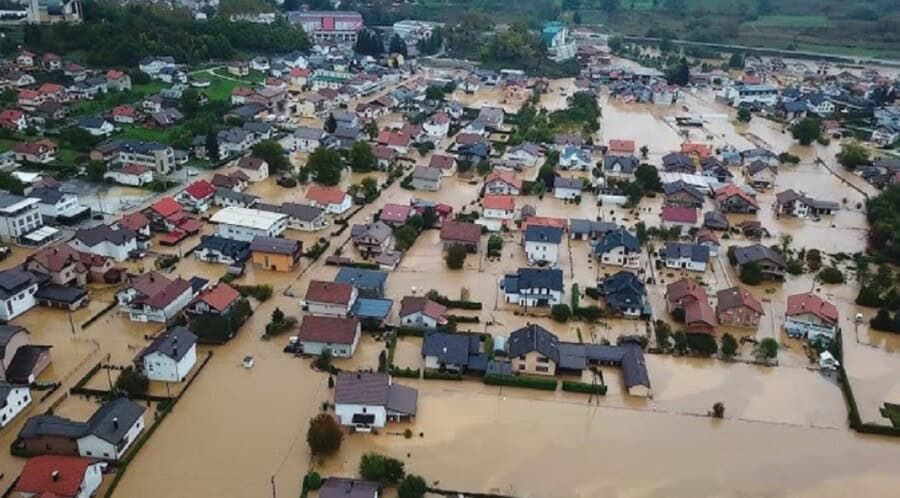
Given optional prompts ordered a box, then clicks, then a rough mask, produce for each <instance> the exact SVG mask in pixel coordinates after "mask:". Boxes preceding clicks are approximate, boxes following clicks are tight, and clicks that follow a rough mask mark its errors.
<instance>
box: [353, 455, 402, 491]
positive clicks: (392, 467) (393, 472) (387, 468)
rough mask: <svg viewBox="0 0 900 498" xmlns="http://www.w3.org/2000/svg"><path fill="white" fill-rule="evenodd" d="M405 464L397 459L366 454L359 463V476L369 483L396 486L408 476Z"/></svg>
mask: <svg viewBox="0 0 900 498" xmlns="http://www.w3.org/2000/svg"><path fill="white" fill-rule="evenodd" d="M403 467H404V465H403V462H401V461H400V460H397V459H396V458H391V457H387V456H384V455H379V454H378V453H365V454H363V456H362V458H361V459H360V461H359V475H360V477H362V478H363V479H365V480H367V481H375V482H380V483H382V484H395V483H398V482H400V480H401V479H403V477H404V476H405V475H406V470H405V469H404V468H403Z"/></svg>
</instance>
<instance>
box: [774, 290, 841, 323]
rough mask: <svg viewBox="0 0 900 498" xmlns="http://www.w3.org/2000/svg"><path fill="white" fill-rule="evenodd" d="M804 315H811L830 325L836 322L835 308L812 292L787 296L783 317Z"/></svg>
mask: <svg viewBox="0 0 900 498" xmlns="http://www.w3.org/2000/svg"><path fill="white" fill-rule="evenodd" d="M806 313H812V314H813V315H815V316H817V317H819V318H821V319H822V320H825V321H826V322H828V323H830V324H832V325H833V324H835V323H837V320H838V310H837V307H836V306H835V305H833V304H831V303H829V302H828V301H825V300H824V299H822V298H820V297H819V296H817V295H815V294H813V293H812V292H807V293H805V294H794V295H793V296H788V298H787V312H786V313H785V315H787V316H795V315H803V314H806Z"/></svg>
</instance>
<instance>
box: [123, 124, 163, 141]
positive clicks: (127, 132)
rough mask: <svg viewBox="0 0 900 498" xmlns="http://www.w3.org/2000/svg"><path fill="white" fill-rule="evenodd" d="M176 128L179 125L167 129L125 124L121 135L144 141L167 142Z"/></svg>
mask: <svg viewBox="0 0 900 498" xmlns="http://www.w3.org/2000/svg"><path fill="white" fill-rule="evenodd" d="M176 129H177V127H172V128H167V129H165V130H151V129H149V128H144V127H143V126H123V127H122V132H121V133H120V134H119V137H120V138H131V139H134V140H143V141H144V142H167V141H168V140H169V136H170V134H171V133H172V132H173V131H175V130H176Z"/></svg>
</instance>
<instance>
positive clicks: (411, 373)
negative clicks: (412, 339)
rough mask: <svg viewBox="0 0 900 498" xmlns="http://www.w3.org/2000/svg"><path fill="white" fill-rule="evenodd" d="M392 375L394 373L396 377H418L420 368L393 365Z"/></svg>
mask: <svg viewBox="0 0 900 498" xmlns="http://www.w3.org/2000/svg"><path fill="white" fill-rule="evenodd" d="M391 375H393V376H394V377H403V378H405V379H418V378H419V369H418V368H410V367H402V368H401V367H395V366H393V365H391ZM426 378H427V377H426Z"/></svg>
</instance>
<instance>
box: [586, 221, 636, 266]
mask: <svg viewBox="0 0 900 498" xmlns="http://www.w3.org/2000/svg"><path fill="white" fill-rule="evenodd" d="M594 254H595V255H596V256H597V259H599V260H600V263H601V264H604V265H610V266H622V267H625V268H638V267H640V264H641V242H640V240H638V238H637V237H635V236H634V235H632V234H631V232H629V231H628V230H626V229H625V228H624V227H622V228H619V229H615V230H610V231H608V232H606V234H604V235H603V236H602V237H601V238H600V239H599V240H598V241H597V243H596V244H594Z"/></svg>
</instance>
